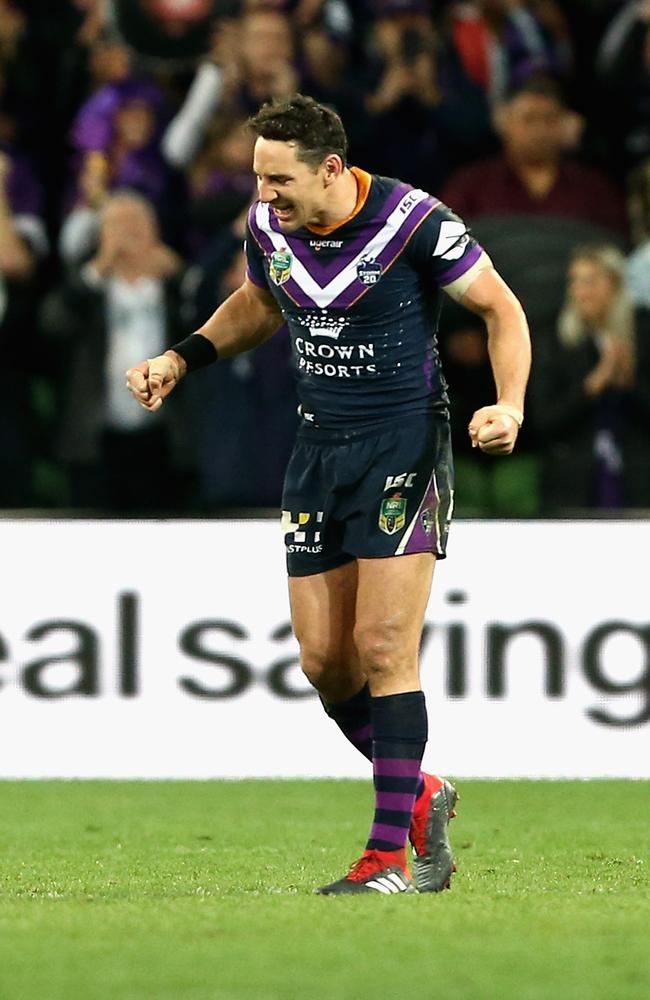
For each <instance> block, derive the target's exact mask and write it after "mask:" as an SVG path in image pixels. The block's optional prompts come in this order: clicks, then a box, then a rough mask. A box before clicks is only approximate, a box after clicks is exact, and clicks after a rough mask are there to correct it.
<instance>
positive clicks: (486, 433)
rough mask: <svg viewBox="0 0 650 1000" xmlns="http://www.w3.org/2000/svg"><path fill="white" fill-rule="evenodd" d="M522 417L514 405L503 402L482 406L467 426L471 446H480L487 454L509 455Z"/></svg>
mask: <svg viewBox="0 0 650 1000" xmlns="http://www.w3.org/2000/svg"><path fill="white" fill-rule="evenodd" d="M523 419H524V417H523V414H522V413H520V411H519V410H517V409H516V407H514V406H509V405H507V404H505V403H504V404H501V403H497V404H495V405H494V406H482V407H481V409H480V410H477V411H476V413H475V414H474V416H473V417H472V419H471V420H470V423H469V427H468V431H469V436H470V438H471V440H472V448H480V449H481V451H484V452H486V453H487V454H488V455H509V454H510V453H511V451H512V450H513V448H514V446H515V441H516V440H517V434H518V433H519V428H520V426H521V424H522V422H523Z"/></svg>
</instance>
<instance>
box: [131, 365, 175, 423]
mask: <svg viewBox="0 0 650 1000" xmlns="http://www.w3.org/2000/svg"><path fill="white" fill-rule="evenodd" d="M183 374H184V372H182V371H181V359H180V358H179V357H178V355H176V354H175V353H174V352H173V351H170V352H169V353H167V354H161V355H159V356H158V357H157V358H149V359H148V360H147V361H142V362H141V363H140V364H139V365H135V367H134V368H129V370H128V372H127V373H126V387H127V389H129V390H130V391H131V392H132V393H133V396H134V398H135V399H136V400H137V402H138V403H139V404H140V406H144V408H145V410H149V411H150V412H151V413H155V412H156V410H159V409H160V407H161V406H162V404H163V400H164V399H165V398H166V397H167V396H168V395H169V393H170V392H171V391H172V389H174V388H175V387H176V386H177V385H178V383H179V382H180V380H181V378H182V376H183Z"/></svg>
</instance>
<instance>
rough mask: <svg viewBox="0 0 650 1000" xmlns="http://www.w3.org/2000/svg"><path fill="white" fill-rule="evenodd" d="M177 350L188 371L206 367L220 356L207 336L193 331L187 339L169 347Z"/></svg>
mask: <svg viewBox="0 0 650 1000" xmlns="http://www.w3.org/2000/svg"><path fill="white" fill-rule="evenodd" d="M168 350H170V351H176V353H177V354H178V355H180V357H181V358H182V359H183V361H184V362H185V364H186V365H187V370H188V372H194V371H196V370H197V368H205V366H206V365H211V364H212V363H213V362H214V361H216V360H217V359H218V357H219V352H218V351H217V349H216V347H215V346H214V344H213V343H212V341H211V340H208V338H207V337H204V336H203V335H202V334H200V333H191V334H190V335H189V337H186V338H185V340H181V341H179V343H178V344H174V345H173V346H172V347H170V348H168Z"/></svg>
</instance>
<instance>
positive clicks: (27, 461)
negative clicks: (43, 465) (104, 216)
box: [0, 145, 48, 507]
mask: <svg viewBox="0 0 650 1000" xmlns="http://www.w3.org/2000/svg"><path fill="white" fill-rule="evenodd" d="M47 249H48V246H47V236H46V232H45V227H44V224H43V220H42V217H41V189H40V185H39V183H38V180H37V178H36V176H35V174H34V172H33V169H32V167H31V164H30V162H29V160H28V159H27V158H26V157H25V156H24V155H21V154H19V153H17V152H15V151H14V150H12V149H10V148H9V147H8V146H6V145H0V345H1V347H2V368H1V371H0V506H1V507H22V506H26V505H27V504H28V503H29V497H30V477H31V466H32V451H33V445H32V441H31V437H30V436H31V429H32V414H31V408H30V381H31V374H32V373H33V372H34V370H35V368H34V357H35V355H36V350H35V334H36V331H35V304H36V303H35V294H36V292H37V290H38V285H37V272H38V265H39V262H40V261H42V260H43V258H44V257H45V255H46V253H47Z"/></svg>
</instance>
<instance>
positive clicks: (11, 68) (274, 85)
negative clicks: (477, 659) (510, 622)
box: [0, 0, 650, 516]
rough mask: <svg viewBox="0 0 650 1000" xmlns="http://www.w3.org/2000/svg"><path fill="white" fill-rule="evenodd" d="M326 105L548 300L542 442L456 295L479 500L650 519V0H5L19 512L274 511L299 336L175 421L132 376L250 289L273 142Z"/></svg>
mask: <svg viewBox="0 0 650 1000" xmlns="http://www.w3.org/2000/svg"><path fill="white" fill-rule="evenodd" d="M295 91H302V92H303V93H307V94H310V95H312V96H313V97H315V98H316V99H317V100H319V101H322V102H325V103H327V104H329V105H331V106H333V107H335V108H336V109H337V111H338V112H339V113H340V114H341V116H342V118H343V120H344V123H345V125H346V127H347V130H348V133H349V137H350V161H351V162H352V163H356V164H359V165H360V166H363V167H364V168H365V169H367V170H370V171H371V172H374V173H380V174H385V175H388V176H397V177H400V178H401V179H403V180H406V181H409V182H410V183H412V184H414V185H417V186H420V187H423V188H425V189H427V190H428V191H430V192H432V193H434V194H436V195H438V196H439V197H441V198H442V199H443V201H445V202H446V203H447V204H448V205H450V207H451V208H452V209H453V210H454V211H456V212H458V214H459V215H461V216H462V217H463V218H464V219H465V220H466V221H467V222H468V223H469V224H470V226H471V227H472V229H473V231H474V233H475V235H476V236H477V238H478V239H479V240H480V241H481V242H483V243H484V244H485V245H486V247H487V248H488V250H489V252H490V254H491V256H492V258H493V260H494V262H495V264H496V266H497V267H498V268H499V269H500V271H501V273H502V274H503V275H504V277H505V278H506V280H507V281H508V282H509V283H510V284H511V286H512V287H513V288H514V290H515V291H516V293H517V294H518V295H519V296H520V298H521V299H522V302H523V303H524V306H525V308H526V310H527V313H528V316H529V320H530V324H531V333H532V338H533V349H534V369H533V375H532V378H531V383H530V390H529V396H528V402H527V411H526V422H525V424H524V428H523V433H522V435H521V438H520V447H519V450H518V452H517V454H516V455H515V456H513V457H512V459H508V460H501V461H499V460H496V461H495V460H494V459H490V460H485V459H484V456H482V455H480V454H476V453H475V452H474V451H472V449H471V448H470V447H469V441H468V439H467V434H466V426H467V422H468V418H469V415H470V414H471V412H472V411H473V409H475V408H476V407H477V406H481V405H484V404H485V403H486V402H489V401H490V400H491V399H492V398H493V395H494V389H493V386H492V381H491V374H490V368H489V362H488V358H487V351H486V338H485V330H484V329H483V328H482V325H481V323H480V322H479V321H478V320H477V318H476V317H474V316H473V315H471V314H469V313H467V312H466V311H464V310H463V309H462V308H461V307H459V306H457V305H456V304H454V303H452V302H451V301H450V302H449V303H447V304H446V305H445V308H444V310H443V316H442V325H441V333H440V343H441V353H442V356H443V362H444V368H445V372H446V375H447V379H448V381H449V383H450V388H451V395H452V400H453V408H452V426H453V433H454V440H455V447H456V455H457V467H458V468H457V473H458V484H457V485H458V490H457V493H458V497H459V509H460V511H461V513H465V514H469V515H471V514H482V515H486V514H487V515H493V516H500V515H511V516H512V515H515V516H535V515H553V514H562V513H564V512H568V513H572V512H573V513H576V512H577V513H581V512H587V513H588V512H590V511H592V512H593V511H605V512H607V511H620V510H621V509H625V508H632V509H644V508H650V475H649V474H648V469H649V468H650V434H649V433H648V429H649V428H650V0H41V2H39V0H0V348H1V359H2V363H1V364H0V508H2V509H4V510H8V509H9V510H11V509H16V508H37V509H59V510H63V509H66V510H70V509H76V510H84V511H98V512H105V513H108V514H115V515H118V516H119V515H120V514H136V515H144V514H147V513H151V512H167V513H171V514H174V513H176V514H180V515H186V514H190V513H197V514H201V513H207V514H210V513H215V512H218V511H223V510H225V509H230V508H235V507H257V508H264V507H276V506H277V505H278V503H279V499H280V488H281V479H282V473H283V469H284V466H285V464H286V461H287V458H288V455H289V452H290V449H291V445H292V439H293V434H294V431H295V426H296V420H297V417H296V406H297V401H296V398H295V390H294V388H293V382H292V375H291V369H290V357H289V344H288V339H287V336H286V334H285V333H284V332H281V333H280V334H278V335H277V336H276V337H275V338H273V339H272V340H271V341H270V342H269V343H267V344H266V345H264V347H262V348H260V349H259V350H258V351H256V352H253V353H251V354H246V355H242V356H239V357H237V358H235V359H232V360H228V361H224V362H222V363H220V364H218V365H215V366H212V367H210V368H208V369H205V370H204V371H202V372H200V373H198V374H197V375H196V376H193V378H192V379H188V380H186V382H184V383H183V385H182V386H181V389H180V390H179V393H178V398H177V397H176V396H175V398H174V405H170V406H168V407H164V408H163V409H162V410H161V411H160V412H159V413H157V414H156V415H153V416H152V415H150V414H148V413H145V412H144V411H143V410H141V409H139V408H138V407H137V406H135V405H134V404H133V402H132V400H131V398H130V397H129V396H128V394H127V393H126V391H125V388H124V371H125V369H126V368H127V367H128V365H129V364H131V363H133V362H134V361H137V360H138V359H140V358H142V357H151V356H152V355H154V354H158V353H161V352H162V351H163V350H164V349H165V348H166V347H167V346H169V345H170V344H171V343H173V342H175V341H176V340H178V339H180V338H181V337H183V336H184V335H185V334H186V333H189V332H191V331H192V330H193V329H195V328H196V327H197V326H198V325H200V324H201V323H202V322H203V321H204V320H205V319H206V318H207V316H208V315H209V314H210V313H211V312H212V311H213V309H214V308H215V307H216V306H217V305H218V304H219V302H220V301H222V300H223V299H224V298H225V297H226V296H227V295H228V294H229V293H230V292H231V291H232V290H233V289H235V288H236V287H237V286H238V285H239V283H240V282H241V281H242V279H243V275H244V259H243V251H242V238H243V233H244V224H245V215H246V209H247V207H248V205H249V204H250V201H251V198H252V197H253V196H254V183H253V176H252V173H251V157H252V139H251V136H250V135H249V134H248V132H247V130H246V127H245V122H246V118H247V116H248V115H249V114H251V113H252V112H253V111H255V110H256V109H257V107H258V106H259V105H260V103H262V102H263V101H265V100H268V99H270V98H273V97H283V96H288V95H290V94H291V93H294V92H295Z"/></svg>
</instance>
